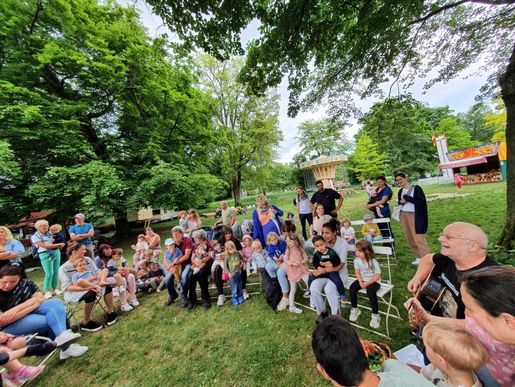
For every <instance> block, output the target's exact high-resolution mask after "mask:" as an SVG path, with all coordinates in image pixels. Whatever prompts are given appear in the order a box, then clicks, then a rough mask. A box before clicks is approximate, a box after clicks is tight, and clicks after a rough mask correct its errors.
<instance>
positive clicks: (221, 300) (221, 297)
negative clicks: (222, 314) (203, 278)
mask: <svg viewBox="0 0 515 387" xmlns="http://www.w3.org/2000/svg"><path fill="white" fill-rule="evenodd" d="M224 303H225V296H224V295H223V294H220V295H219V296H218V301H217V302H216V306H224Z"/></svg>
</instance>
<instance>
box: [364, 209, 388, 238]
mask: <svg viewBox="0 0 515 387" xmlns="http://www.w3.org/2000/svg"><path fill="white" fill-rule="evenodd" d="M363 221H364V222H365V224H364V225H363V227H362V228H361V233H362V234H363V238H365V239H366V240H367V241H369V242H370V243H374V242H377V241H380V240H381V239H383V237H382V236H381V230H380V229H379V227H378V226H377V224H375V223H374V222H373V221H372V217H371V216H370V215H368V214H366V215H363Z"/></svg>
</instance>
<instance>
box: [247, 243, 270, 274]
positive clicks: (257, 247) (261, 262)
mask: <svg viewBox="0 0 515 387" xmlns="http://www.w3.org/2000/svg"><path fill="white" fill-rule="evenodd" d="M250 246H251V247H252V251H253V253H252V261H253V263H254V267H255V268H256V269H255V270H256V272H257V271H260V270H263V269H264V268H265V266H266V261H267V260H268V252H267V251H266V250H263V246H262V245H261V242H260V241H259V239H257V240H255V241H254V242H252V244H251V245H250Z"/></svg>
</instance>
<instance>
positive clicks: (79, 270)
mask: <svg viewBox="0 0 515 387" xmlns="http://www.w3.org/2000/svg"><path fill="white" fill-rule="evenodd" d="M73 267H74V268H75V270H76V272H75V273H73V274H72V278H71V280H72V283H73V284H74V285H77V286H80V287H81V288H84V289H88V290H89V289H91V290H93V291H95V292H97V293H99V292H100V291H101V290H102V286H105V285H107V284H108V283H107V281H106V279H107V271H106V270H102V271H101V272H100V275H95V274H93V272H92V271H91V270H88V262H87V261H86V260H85V259H84V258H80V259H77V260H76V261H75V262H74V263H73Z"/></svg>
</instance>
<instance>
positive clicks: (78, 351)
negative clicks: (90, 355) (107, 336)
mask: <svg viewBox="0 0 515 387" xmlns="http://www.w3.org/2000/svg"><path fill="white" fill-rule="evenodd" d="M88 349H89V348H88V347H86V346H85V345H79V344H72V345H70V347H69V348H68V349H67V350H66V351H63V350H61V353H60V354H59V360H66V359H69V358H71V357H81V356H82V355H84V354H85V353H86V352H88Z"/></svg>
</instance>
